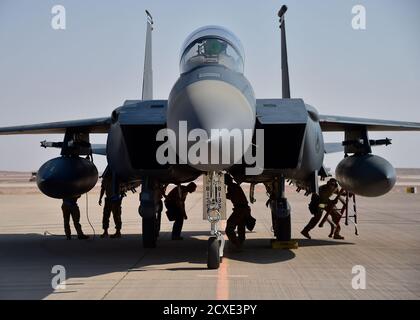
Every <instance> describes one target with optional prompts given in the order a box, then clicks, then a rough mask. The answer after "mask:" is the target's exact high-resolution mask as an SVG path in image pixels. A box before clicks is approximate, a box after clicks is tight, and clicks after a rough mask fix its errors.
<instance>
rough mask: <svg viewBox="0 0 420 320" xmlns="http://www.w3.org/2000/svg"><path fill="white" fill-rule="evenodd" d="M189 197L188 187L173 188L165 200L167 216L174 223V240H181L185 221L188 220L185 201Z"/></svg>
mask: <svg viewBox="0 0 420 320" xmlns="http://www.w3.org/2000/svg"><path fill="white" fill-rule="evenodd" d="M187 195H188V187H187V186H180V190H179V189H178V187H175V188H173V189H172V190H171V191H170V192H169V193H168V195H167V196H166V198H165V206H166V215H167V216H168V219H169V221H174V225H173V227H172V239H176V238H180V237H181V231H182V227H183V225H184V219H185V220H186V219H187V218H188V217H187V213H186V212H185V200H186V198H187Z"/></svg>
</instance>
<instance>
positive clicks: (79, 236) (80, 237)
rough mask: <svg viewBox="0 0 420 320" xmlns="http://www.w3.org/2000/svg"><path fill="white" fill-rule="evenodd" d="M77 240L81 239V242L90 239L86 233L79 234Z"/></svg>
mask: <svg viewBox="0 0 420 320" xmlns="http://www.w3.org/2000/svg"><path fill="white" fill-rule="evenodd" d="M77 239H79V240H87V239H89V236H88V235H85V234H84V233H79V234H78V235H77Z"/></svg>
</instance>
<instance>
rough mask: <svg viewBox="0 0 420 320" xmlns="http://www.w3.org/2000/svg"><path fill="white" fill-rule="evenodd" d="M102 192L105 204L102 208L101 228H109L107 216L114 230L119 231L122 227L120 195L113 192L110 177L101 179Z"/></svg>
mask: <svg viewBox="0 0 420 320" xmlns="http://www.w3.org/2000/svg"><path fill="white" fill-rule="evenodd" d="M102 190H103V191H102V192H105V204H104V210H103V217H102V229H104V230H108V228H109V218H110V217H111V212H112V217H113V219H114V223H115V229H116V231H120V230H121V228H122V220H121V214H122V210H121V203H122V196H121V195H120V194H114V191H113V188H112V180H111V179H110V178H106V179H104V180H103V181H102Z"/></svg>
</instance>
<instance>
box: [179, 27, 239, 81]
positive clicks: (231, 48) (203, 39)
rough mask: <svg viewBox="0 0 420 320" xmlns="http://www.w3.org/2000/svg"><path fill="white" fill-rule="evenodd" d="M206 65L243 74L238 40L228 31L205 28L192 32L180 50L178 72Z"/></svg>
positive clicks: (219, 28) (218, 28)
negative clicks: (218, 66) (217, 66)
mask: <svg viewBox="0 0 420 320" xmlns="http://www.w3.org/2000/svg"><path fill="white" fill-rule="evenodd" d="M206 65H223V66H225V67H226V68H229V69H231V70H234V71H236V72H240V73H243V72H244V50H243V47H242V44H241V42H240V41H239V39H238V38H237V37H236V36H235V35H234V34H233V33H232V32H230V31H229V30H227V29H225V28H223V27H218V26H206V27H202V28H200V29H197V30H196V31H194V32H193V33H192V34H191V35H190V36H189V37H188V38H187V40H185V42H184V45H183V46H182V50H181V60H180V72H181V74H182V73H185V72H188V71H190V70H192V69H195V68H197V67H200V66H206Z"/></svg>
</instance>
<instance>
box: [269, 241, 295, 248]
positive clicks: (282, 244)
mask: <svg viewBox="0 0 420 320" xmlns="http://www.w3.org/2000/svg"><path fill="white" fill-rule="evenodd" d="M270 243H271V249H297V248H299V243H298V241H297V240H289V241H278V240H276V239H271V240H270Z"/></svg>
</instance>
